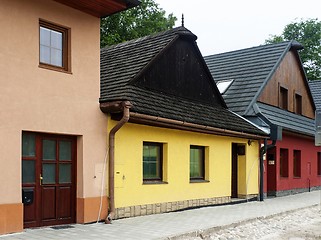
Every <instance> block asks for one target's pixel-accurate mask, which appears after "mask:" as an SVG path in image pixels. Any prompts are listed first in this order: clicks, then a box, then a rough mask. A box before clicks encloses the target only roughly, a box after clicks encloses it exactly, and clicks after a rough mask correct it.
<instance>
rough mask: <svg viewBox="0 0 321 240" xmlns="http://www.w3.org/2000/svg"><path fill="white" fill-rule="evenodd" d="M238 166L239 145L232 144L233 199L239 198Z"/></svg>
mask: <svg viewBox="0 0 321 240" xmlns="http://www.w3.org/2000/svg"><path fill="white" fill-rule="evenodd" d="M237 171H238V164H237V144H236V143H232V179H231V182H232V186H231V197H232V198H237V197H238V194H237V192H238V188H237V184H238V181H237V178H238V174H237Z"/></svg>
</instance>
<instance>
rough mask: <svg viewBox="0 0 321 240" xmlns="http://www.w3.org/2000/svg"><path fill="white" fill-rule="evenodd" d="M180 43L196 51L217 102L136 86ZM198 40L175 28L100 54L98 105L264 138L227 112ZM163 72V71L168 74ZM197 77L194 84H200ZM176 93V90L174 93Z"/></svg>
mask: <svg viewBox="0 0 321 240" xmlns="http://www.w3.org/2000/svg"><path fill="white" fill-rule="evenodd" d="M178 39H180V40H181V39H183V40H184V41H187V42H188V43H190V44H191V45H190V47H192V48H196V51H194V52H196V53H197V54H196V55H197V58H198V59H199V62H201V65H202V66H203V68H204V69H205V70H204V74H205V75H208V77H209V80H210V81H209V82H210V84H211V85H212V86H213V87H210V89H212V90H210V91H214V92H213V95H215V96H218V98H216V99H218V102H215V103H214V102H213V104H211V103H204V102H201V101H197V100H195V99H189V98H185V97H184V96H182V94H179V93H176V94H173V93H171V94H168V93H166V92H164V91H159V90H157V89H156V90H155V89H150V88H146V87H144V86H142V85H139V84H135V82H136V83H137V81H136V80H137V79H139V78H140V77H141V76H142V73H143V72H144V71H146V69H148V68H150V67H151V66H152V65H153V66H154V64H157V60H158V59H159V58H160V56H161V55H162V54H163V53H164V52H165V51H168V49H170V48H171V47H174V46H175V41H177V40H178ZM196 39H197V37H196V36H195V35H194V34H193V33H191V32H190V31H189V30H188V29H186V28H184V27H178V28H174V29H171V30H168V31H166V32H162V33H159V34H155V35H151V36H147V37H143V38H139V39H136V40H132V41H128V42H125V43H121V44H117V45H114V46H111V47H107V48H104V49H102V50H101V95H100V103H106V102H113V101H125V100H128V101H130V102H131V103H132V105H133V106H132V107H131V112H134V113H139V114H145V115H150V116H156V117H162V118H166V119H173V120H178V121H182V122H188V123H194V124H199V125H203V126H211V127H215V128H220V129H223V130H225V129H226V130H232V131H237V132H240V133H249V134H255V135H260V136H265V135H266V134H265V133H263V132H262V131H261V130H259V129H258V128H256V127H255V126H254V125H252V124H251V123H250V122H248V121H247V120H245V119H243V118H242V117H240V116H238V115H236V114H235V113H233V112H231V111H230V110H228V109H227V108H226V105H225V102H224V100H223V98H222V97H221V95H220V94H219V92H218V89H217V87H216V86H215V84H213V83H214V81H213V79H212V76H211V74H210V73H209V70H208V68H207V66H206V63H205V62H204V59H203V58H202V55H201V53H200V52H199V49H198V47H197V45H196V42H195V40H196ZM167 70H168V69H163V70H162V71H167ZM203 80H204V78H202V77H199V78H198V79H195V81H203ZM177 91H179V89H178V90H177Z"/></svg>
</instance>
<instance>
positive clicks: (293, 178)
mask: <svg viewBox="0 0 321 240" xmlns="http://www.w3.org/2000/svg"><path fill="white" fill-rule="evenodd" d="M300 178H301V177H293V179H300Z"/></svg>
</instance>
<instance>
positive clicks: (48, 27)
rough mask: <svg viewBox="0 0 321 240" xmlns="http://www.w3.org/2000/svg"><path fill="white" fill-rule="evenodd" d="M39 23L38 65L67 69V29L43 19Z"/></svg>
mask: <svg viewBox="0 0 321 240" xmlns="http://www.w3.org/2000/svg"><path fill="white" fill-rule="evenodd" d="M39 25H40V27H39V53H40V56H39V66H41V67H45V68H50V69H54V70H63V71H69V59H68V55H69V52H68V51H69V48H68V35H69V34H68V33H69V30H68V29H67V28H64V27H61V26H57V25H55V24H53V23H49V22H45V21H43V20H40V22H39Z"/></svg>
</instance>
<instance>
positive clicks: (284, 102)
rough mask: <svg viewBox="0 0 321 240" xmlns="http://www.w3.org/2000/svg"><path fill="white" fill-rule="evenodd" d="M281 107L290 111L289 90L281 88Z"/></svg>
mask: <svg viewBox="0 0 321 240" xmlns="http://www.w3.org/2000/svg"><path fill="white" fill-rule="evenodd" d="M279 107H280V108H282V109H285V110H288V90H287V89H286V88H284V87H280V96H279Z"/></svg>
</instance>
